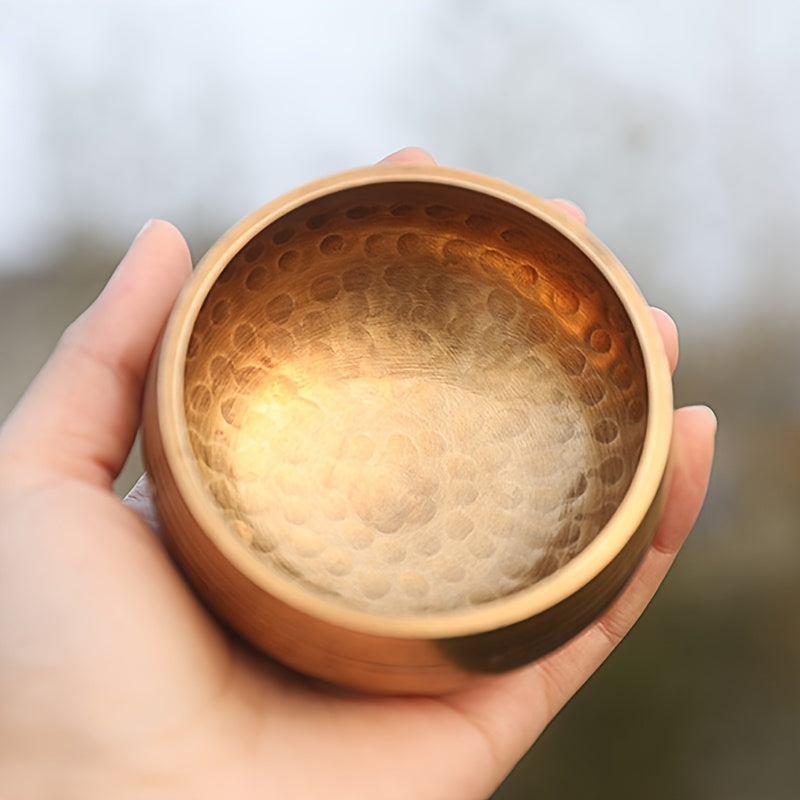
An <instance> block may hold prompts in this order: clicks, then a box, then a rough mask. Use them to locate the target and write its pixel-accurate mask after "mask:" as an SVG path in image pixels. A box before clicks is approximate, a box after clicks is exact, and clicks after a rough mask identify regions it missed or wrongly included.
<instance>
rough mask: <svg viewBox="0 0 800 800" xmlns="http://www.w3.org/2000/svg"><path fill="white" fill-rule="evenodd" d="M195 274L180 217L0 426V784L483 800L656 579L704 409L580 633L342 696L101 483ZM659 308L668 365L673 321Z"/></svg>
mask: <svg viewBox="0 0 800 800" xmlns="http://www.w3.org/2000/svg"><path fill="white" fill-rule="evenodd" d="M387 160H388V161H392V162H412V163H429V161H430V157H429V156H427V154H425V153H422V152H421V151H417V150H413V149H409V150H403V151H400V152H399V153H397V154H395V155H393V156H390V157H389V159H387ZM554 202H557V203H558V204H559V205H561V207H562V208H563V210H565V211H566V212H567V213H571V214H573V215H575V216H576V218H577V219H579V220H581V221H582V215H581V213H580V211H579V210H577V209H576V208H575V207H574V206H572V205H571V204H569V203H566V202H565V201H554ZM189 270H190V258H189V254H188V250H187V248H186V245H185V243H184V242H183V239H182V238H181V236H180V234H179V233H178V232H177V231H176V230H175V229H174V228H173V227H172V226H170V225H169V224H167V223H164V222H154V223H151V224H150V225H149V226H147V227H146V228H145V229H143V231H142V232H141V233H140V235H139V236H138V237H137V239H136V240H135V241H134V243H133V244H132V245H131V248H130V250H129V251H128V253H127V255H126V256H125V258H124V259H123V261H122V263H121V265H120V267H119V268H118V270H117V271H116V273H115V275H114V276H113V278H112V279H111V281H110V282H109V285H108V286H107V288H106V289H105V291H104V292H103V294H102V295H101V297H100V298H99V299H98V300H97V301H96V302H95V303H94V304H93V305H92V307H91V308H90V309H89V310H88V311H87V312H85V313H84V315H82V316H81V317H80V318H79V319H78V320H77V321H76V322H75V323H74V324H73V325H72V326H71V327H70V328H69V329H68V330H67V332H66V333H65V335H64V336H63V337H62V340H61V341H60V342H59V344H58V347H57V348H56V350H55V352H54V354H53V356H52V358H51V359H50V361H49V362H48V363H47V365H46V366H45V367H44V369H43V370H42V372H41V374H40V375H39V377H38V378H37V379H36V381H35V382H34V384H33V385H32V386H31V388H30V389H29V391H28V393H27V394H26V396H25V397H24V398H23V400H22V401H21V403H20V404H19V406H18V407H17V409H16V410H15V411H14V412H13V413H12V415H11V416H10V417H9V419H8V420H7V422H6V424H5V425H4V427H3V428H2V429H1V430H0V795H2V796H8V797H14V798H20V800H22V799H23V798H28V797H31V798H39V797H56V796H57V797H59V798H70V797H76V798H78V797H79V798H82V799H83V798H92V797H94V796H101V797H103V798H108V797H114V798H115V799H119V800H125V798H171V797H174V798H182V799H183V798H190V799H191V800H195V799H197V800H200V799H201V798H205V797H218V796H228V795H231V796H236V797H240V798H263V797H273V796H274V797H281V798H294V797H302V798H305V797H315V798H316V797H326V798H335V797H348V798H350V797H369V798H404V799H405V798H409V797H413V798H421V799H424V798H446V799H447V800H449V799H450V798H485V797H486V796H488V795H489V794H490V793H491V792H492V791H493V790H494V788H495V787H496V786H497V785H498V784H499V783H500V782H501V781H502V780H503V778H504V777H505V776H506V774H507V773H508V772H509V771H510V770H511V768H512V767H513V766H514V764H515V763H516V761H517V760H518V759H519V758H520V757H521V756H522V755H523V753H524V752H525V751H526V750H527V749H528V747H529V746H530V745H531V743H532V742H533V741H534V740H535V738H536V737H537V736H538V735H539V733H540V732H541V731H542V730H543V729H544V727H545V726H546V725H547V723H548V722H549V721H550V720H551V719H552V717H553V716H554V715H555V714H556V712H557V711H558V710H559V709H560V708H561V706H562V705H563V704H564V703H565V702H566V701H567V700H568V699H569V698H570V697H571V696H572V695H573V694H574V693H575V692H576V691H577V689H578V688H579V687H580V686H581V684H582V683H583V682H584V681H585V680H586V679H587V678H588V677H589V676H590V675H591V674H592V672H594V670H595V669H596V668H597V667H598V665H599V664H600V663H601V662H602V661H603V659H604V658H605V657H606V656H607V655H608V654H609V653H610V652H611V650H612V649H613V647H614V646H615V645H616V644H617V643H618V642H619V641H620V639H621V638H622V637H623V636H624V635H625V634H626V633H627V631H628V630H629V629H630V627H631V626H632V625H633V623H634V622H635V620H636V619H637V618H638V616H639V614H640V613H641V612H642V611H643V609H644V608H645V606H646V605H647V603H648V601H649V600H650V598H651V597H652V595H653V593H654V592H655V590H656V588H657V587H658V585H659V584H660V582H661V580H662V579H663V577H664V575H665V574H666V571H667V569H668V568H669V566H670V564H671V563H672V560H673V559H674V557H675V555H676V553H677V551H678V549H679V548H680V546H681V544H682V543H683V541H684V539H685V537H686V535H687V534H688V531H689V529H690V527H691V526H692V524H693V522H694V519H695V517H696V515H697V513H698V511H699V508H700V505H701V503H702V499H703V496H704V493H705V489H706V485H707V481H708V475H709V471H710V465H711V458H712V450H713V434H714V428H715V422H714V419H713V415H712V414H711V413H710V412H708V410H707V409H704V408H685V409H680V410H679V411H677V412H676V416H675V427H674V434H673V444H672V460H673V465H674V472H673V478H672V483H671V487H670V491H669V496H668V498H667V505H666V509H665V512H664V516H663V519H662V521H661V525H660V527H659V530H658V533H657V534H656V538H655V541H654V543H653V546H652V548H651V549H650V551H649V552H648V554H647V556H646V557H645V559H644V561H643V562H642V564H641V565H640V567H639V569H638V571H637V572H636V574H635V576H634V578H633V579H632V580H631V582H630V583H629V584H628V586H627V587H626V588H625V590H624V591H623V592H622V594H621V595H620V596H619V597H618V598H617V600H616V601H615V602H614V603H613V604H612V606H611V607H610V608H609V609H608V610H607V611H606V612H605V613H604V614H603V616H602V617H601V618H600V619H599V620H597V621H596V622H595V623H594V624H593V625H592V626H590V627H589V628H588V629H586V630H585V631H584V632H583V633H581V634H580V635H579V636H577V637H575V638H574V639H573V640H572V641H570V642H569V643H567V644H566V645H565V646H564V647H562V648H561V649H559V650H558V651H556V652H554V653H552V654H550V655H548V656H546V657H545V658H543V659H540V660H539V661H537V662H536V663H534V664H532V665H529V666H527V667H524V668H522V669H520V670H517V671H515V672H513V673H509V674H506V675H502V676H494V677H485V678H479V679H478V678H476V679H475V681H474V682H473V683H472V684H471V685H470V686H468V687H467V688H466V689H464V690H462V691H460V692H457V693H454V694H451V695H447V696H444V697H435V698H427V697H407V698H397V697H376V696H365V695H358V694H354V693H352V692H346V691H341V690H338V689H336V688H333V687H327V686H324V685H322V684H320V683H319V682H318V681H311V680H307V679H305V678H303V677H302V676H299V675H296V674H294V673H292V672H290V671H288V670H286V669H284V668H282V667H281V666H279V665H277V664H275V663H274V662H272V661H270V660H268V659H266V658H262V657H260V656H257V655H254V654H253V653H252V652H250V651H249V650H248V649H246V648H244V647H242V646H241V645H240V644H238V643H237V641H236V640H235V639H234V638H232V637H229V636H228V635H227V634H226V633H225V632H224V631H223V630H222V629H220V628H219V627H218V625H217V624H216V623H215V621H214V620H213V619H212V618H211V617H210V616H209V615H208V614H207V612H206V611H205V610H204V608H203V607H202V606H201V605H200V603H199V602H198V601H197V600H196V599H195V597H194V596H193V595H192V593H191V592H190V591H189V590H188V588H187V587H186V585H185V583H184V581H183V580H182V578H181V577H180V575H179V573H178V572H177V571H176V569H175V567H174V566H173V564H172V562H171V561H170V559H169V558H168V557H167V555H166V554H165V552H164V550H163V548H162V546H161V543H160V541H159V539H158V537H157V535H155V533H154V531H153V530H152V529H151V527H149V526H148V525H147V524H146V522H145V520H146V518H147V513H146V512H147V508H146V507H145V506H146V503H145V504H144V505H143V503H142V499H141V498H140V500H139V508H138V509H134V508H132V507H131V506H130V505H125V504H124V503H122V502H121V501H119V500H118V499H117V498H116V497H115V496H114V495H113V492H112V490H111V486H112V481H113V479H114V477H115V476H116V475H117V473H118V472H119V470H120V468H121V467H122V464H123V463H124V460H125V458H126V456H127V454H128V451H129V449H130V447H131V444H132V441H133V438H134V435H135V432H136V428H137V426H138V421H139V412H140V404H141V393H142V385H143V381H144V376H145V373H146V370H147V366H148V364H149V362H150V359H151V356H152V353H153V349H154V347H155V343H156V341H157V339H158V336H159V334H160V332H161V329H162V327H163V324H164V322H165V320H166V317H167V315H168V313H169V310H170V308H171V307H172V305H173V303H174V301H175V298H176V295H177V292H178V290H179V288H180V286H181V285H182V284H183V282H184V280H185V279H186V277H187V276H188V273H189ZM654 315H655V319H656V322H657V323H658V325H659V329H660V330H661V333H662V337H663V338H664V344H665V348H666V351H667V354H668V358H669V361H670V363H671V365H672V366H673V368H674V365H675V361H676V359H677V335H676V331H675V327H674V325H673V323H672V322H671V320H670V319H669V318H668V317H667V316H666V315H665V314H664V313H663V312H660V311H654ZM145 500H146V498H145ZM139 512H143V513H139Z"/></svg>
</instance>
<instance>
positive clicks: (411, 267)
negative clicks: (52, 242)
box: [184, 183, 647, 615]
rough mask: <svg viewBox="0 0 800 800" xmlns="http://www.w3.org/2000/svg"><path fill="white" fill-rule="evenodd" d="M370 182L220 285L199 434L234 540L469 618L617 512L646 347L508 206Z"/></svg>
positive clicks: (302, 222)
mask: <svg viewBox="0 0 800 800" xmlns="http://www.w3.org/2000/svg"><path fill="white" fill-rule="evenodd" d="M383 193H384V195H385V196H381V192H380V187H378V188H377V189H376V187H374V186H373V187H370V189H369V192H368V193H367V192H366V190H365V189H364V188H363V187H362V188H359V187H356V188H352V189H348V190H344V191H340V192H337V193H335V194H333V195H331V196H328V197H325V198H322V199H319V200H316V201H314V202H312V203H310V204H306V205H304V206H302V207H301V208H300V209H297V210H295V211H293V212H291V213H289V214H288V215H286V216H284V217H282V218H281V219H280V220H278V221H277V222H275V223H273V224H272V225H270V226H268V227H267V228H266V229H264V230H263V231H262V232H261V233H259V234H258V235H257V236H256V237H255V238H254V239H253V240H252V241H250V242H249V243H247V244H246V246H244V247H243V249H242V250H241V251H240V252H239V253H238V255H236V257H235V258H234V259H233V260H232V261H231V263H230V264H229V265H228V266H227V267H226V268H225V269H224V271H223V272H222V273H221V275H220V276H219V278H218V279H217V281H216V283H215V285H214V286H213V288H212V289H211V291H210V292H209V294H208V296H207V298H206V300H205V303H204V305H203V306H202V309H201V311H200V313H199V315H198V317H197V320H196V323H195V326H194V330H193V333H192V336H191V340H190V343H189V348H188V353H187V358H186V369H185V395H184V397H185V411H186V420H187V425H188V431H189V439H190V442H191V446H192V448H193V451H194V454H195V456H196V458H197V461H198V464H199V466H200V469H201V472H202V475H203V478H204V480H205V481H206V482H207V486H208V487H209V489H210V492H211V493H212V495H213V497H214V499H215V501H216V503H217V504H218V506H219V507H220V509H221V510H222V511H223V513H224V515H225V516H226V518H227V519H228V520H229V523H230V526H231V528H232V530H234V531H235V532H236V535H237V536H238V538H239V539H240V542H241V545H242V547H244V548H247V549H248V550H250V551H251V552H253V553H255V554H257V556H258V558H259V559H260V560H261V561H262V562H263V564H264V565H266V566H267V567H268V568H270V569H272V570H275V571H277V572H278V573H281V574H283V575H285V576H289V577H291V578H292V579H293V580H295V581H297V582H299V583H300V584H302V585H304V586H305V587H306V588H307V589H308V590H310V591H312V592H315V593H318V594H319V595H321V596H325V597H327V598H329V599H330V600H331V602H335V603H339V604H342V605H345V606H347V607H351V608H356V609H363V610H368V611H370V612H373V613H378V614H386V615H397V614H425V613H430V612H440V611H447V610H453V609H469V608H471V607H475V606H477V605H481V604H484V603H487V602H490V601H493V600H496V599H498V598H502V597H506V596H508V595H511V594H514V593H515V592H517V591H519V590H521V589H524V588H527V587H530V586H531V585H532V584H533V583H535V582H536V581H538V580H540V579H542V578H543V577H545V576H547V575H549V574H551V573H552V572H553V571H554V570H556V569H558V568H559V567H560V566H562V565H563V564H565V563H566V562H567V561H568V560H569V559H570V558H572V557H573V556H574V555H575V554H576V553H578V552H579V551H580V550H581V549H583V548H584V547H585V546H586V545H587V544H588V543H589V542H590V541H592V539H593V538H594V537H595V536H596V534H597V533H598V532H599V531H600V530H601V529H602V528H603V526H604V524H605V523H606V522H607V521H608V519H609V517H610V516H611V514H612V513H613V512H614V510H615V508H616V507H617V505H618V504H619V503H620V501H621V500H622V498H623V496H624V495H625V493H626V490H627V488H628V486H629V484H630V481H631V478H632V476H633V473H634V470H635V469H636V466H637V463H638V460H639V455H640V452H641V447H642V440H643V435H644V428H645V421H646V415H647V399H646V383H645V373H644V365H643V359H642V354H641V351H640V348H639V345H638V343H637V339H636V336H635V334H634V331H633V329H632V327H631V324H630V322H629V320H628V317H627V315H626V314H625V312H624V310H623V307H622V305H621V303H620V301H619V299H618V298H617V296H616V295H615V293H614V291H613V290H612V288H611V287H610V286H609V285H608V283H607V282H606V281H605V279H604V278H603V277H602V276H601V275H600V274H599V273H598V271H597V270H596V268H595V267H594V266H593V265H592V263H591V262H590V261H589V259H588V258H587V257H586V256H585V255H584V254H583V253H582V252H581V251H580V250H578V248H577V247H575V246H574V245H572V244H571V243H570V242H569V241H568V240H567V239H566V238H565V237H563V236H562V235H561V234H559V233H557V232H556V231H554V230H553V229H552V228H550V227H549V226H547V225H546V224H545V223H543V222H541V221H539V220H537V219H536V218H533V217H531V216H530V215H529V214H526V213H524V212H522V211H521V210H519V209H517V208H514V207H512V206H510V205H508V204H506V203H504V202H502V201H501V200H498V199H495V198H491V197H483V196H481V195H479V194H476V193H474V192H470V191H468V190H465V189H460V188H457V187H452V186H430V187H428V190H427V191H426V201H425V203H424V204H420V203H419V201H418V199H417V197H418V192H415V191H414V186H413V185H407V184H403V183H396V184H393V185H391V186H389V187H386V189H385V190H384V191H383Z"/></svg>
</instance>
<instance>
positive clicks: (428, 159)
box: [378, 147, 436, 166]
mask: <svg viewBox="0 0 800 800" xmlns="http://www.w3.org/2000/svg"><path fill="white" fill-rule="evenodd" d="M435 163H436V159H434V157H433V156H432V155H431V154H430V153H428V152H427V151H425V150H423V149H422V148H420V147H404V148H403V149H402V150H398V151H397V152H395V153H392V154H391V155H388V156H386V158H382V159H381V160H380V161H379V162H378V164H379V165H380V164H419V165H420V166H430V165H433V164H435Z"/></svg>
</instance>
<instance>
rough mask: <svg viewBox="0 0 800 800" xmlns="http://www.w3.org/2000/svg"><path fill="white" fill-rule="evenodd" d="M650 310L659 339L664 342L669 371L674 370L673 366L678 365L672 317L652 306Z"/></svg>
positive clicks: (676, 330) (676, 337) (675, 334)
mask: <svg viewBox="0 0 800 800" xmlns="http://www.w3.org/2000/svg"><path fill="white" fill-rule="evenodd" d="M650 312H651V313H652V315H653V319H654V320H655V323H656V327H657V328H658V332H659V333H660V334H661V339H662V340H663V342H664V350H665V352H666V354H667V361H668V362H669V369H670V372H675V367H676V366H677V365H678V353H679V350H680V348H679V347H678V328H677V326H676V325H675V322H674V320H673V319H672V317H671V316H670V315H669V314H667V312H666V311H662V310H661V309H660V308H652V307H651V309H650Z"/></svg>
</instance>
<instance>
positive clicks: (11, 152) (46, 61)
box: [0, 0, 800, 318]
mask: <svg viewBox="0 0 800 800" xmlns="http://www.w3.org/2000/svg"><path fill="white" fill-rule="evenodd" d="M798 29H800V4H798V3H797V2H795V1H794V0H749V1H748V0H673V2H671V3H669V4H666V3H660V4H655V3H640V2H635V0H606V2H603V3H597V2H591V1H590V0H573V2H570V3H564V2H561V1H560V0H541V1H540V2H524V1H523V0H518V1H517V2H513V1H512V0H496V1H495V2H478V1H477V0H462V1H461V2H459V0H405V2H404V3H402V4H396V3H391V4H390V3H378V2H371V1H370V0H361V1H359V0H349V1H346V2H336V3H333V2H331V3H328V2H322V1H321V0H317V2H309V1H308V0H300V1H299V2H298V1H295V2H291V3H289V2H220V1H217V2H203V3H197V2H190V1H189V0H173V2H157V1H156V0H137V1H136V2H132V1H129V0H117V2H114V3H108V2H104V1H103V0H83V1H82V2H81V1H80V0H78V1H77V2H70V3H63V2H57V0H50V1H49V2H48V1H47V0H0V187H2V188H0V213H2V219H3V225H2V226H0V271H6V272H8V271H9V270H19V269H31V268H36V267H37V266H40V265H42V264H45V263H50V262H52V253H53V252H54V250H55V249H56V248H57V246H58V243H59V242H60V241H61V240H62V239H63V237H64V236H67V235H69V234H70V233H71V232H74V231H81V232H83V233H87V232H89V233H91V234H92V235H94V236H96V237H97V238H99V239H102V240H106V241H110V242H123V241H125V240H127V239H128V238H130V237H131V236H132V235H133V234H134V233H135V232H136V230H138V228H139V227H140V226H141V224H142V223H143V222H144V221H145V220H146V219H147V218H149V217H151V216H154V215H158V216H164V217H167V218H169V219H171V220H173V221H175V222H176V223H177V224H178V225H179V226H180V227H182V228H183V229H184V230H185V231H186V233H187V235H188V236H189V238H190V243H192V241H193V239H194V241H195V242H200V241H202V243H203V245H204V246H205V244H207V243H208V241H210V240H211V239H213V238H214V237H216V236H217V235H219V234H220V233H222V231H223V230H224V229H225V228H227V227H228V226H229V225H231V224H232V223H233V222H235V221H236V220H237V219H238V218H240V217H241V216H243V215H245V214H247V213H249V212H250V211H252V210H253V209H254V208H256V207H257V206H259V205H261V204H262V203H264V202H266V201H267V200H269V199H271V198H272V197H274V196H275V195H277V194H279V193H280V192H283V191H286V190H288V189H290V188H292V187H293V186H295V185H297V184H299V183H302V182H304V181H306V180H310V179H313V178H315V177H318V176H320V175H322V174H326V173H329V172H333V171H336V170H339V169H344V168H347V167H350V166H355V165H358V164H362V163H369V162H371V161H373V160H375V159H377V158H379V157H380V156H382V155H384V154H385V153H387V152H390V151H391V150H393V149H396V148H398V147H401V146H403V145H405V144H419V145H422V146H424V147H427V148H428V149H430V150H431V151H432V152H433V153H434V154H435V155H436V156H437V157H438V158H439V159H440V160H441V161H442V162H444V163H448V164H452V165H454V166H460V167H464V168H467V169H474V170H476V171H481V172H489V173H491V174H494V175H496V176H499V177H502V178H505V179H506V180H509V181H511V182H513V183H516V184H519V185H522V186H524V187H525V188H527V189H529V190H531V191H534V192H536V193H540V194H544V195H567V196H571V197H573V198H574V199H576V200H578V201H579V202H580V203H581V204H582V205H584V207H585V208H586V210H587V212H588V214H589V219H590V222H591V224H592V226H593V227H594V228H595V230H596V232H597V233H598V234H599V235H600V236H601V237H602V238H604V239H605V240H606V241H607V242H608V243H609V244H610V245H611V246H612V249H614V250H615V251H616V252H617V254H618V255H619V256H620V257H621V258H622V260H623V261H624V262H625V263H626V265H627V266H628V268H629V269H630V270H631V272H632V273H633V274H634V277H636V278H637V280H639V281H640V283H642V284H643V285H644V287H645V289H646V290H647V293H648V295H649V296H650V297H651V299H653V300H654V302H657V303H660V304H663V305H670V304H671V305H672V306H674V305H675V304H677V305H678V306H679V307H680V308H685V309H686V313H693V314H699V313H701V312H702V314H703V315H706V316H708V317H709V318H716V317H721V316H724V315H725V314H726V313H727V310H728V309H729V308H731V307H733V306H734V304H737V303H738V304H742V303H745V302H748V301H749V300H751V299H752V298H753V297H757V298H758V297H760V294H759V293H760V292H762V291H763V290H762V288H761V287H762V286H763V283H764V277H765V276H769V280H771V281H772V283H773V284H774V283H775V282H776V281H777V282H779V283H785V284H786V285H788V286H791V287H792V288H793V289H796V290H798V291H800V280H798V278H797V276H796V273H797V272H798V270H796V268H795V261H796V259H795V257H794V250H795V242H794V240H795V239H796V236H795V229H796V227H797V223H798V219H800V155H798V142H800V102H798V88H800V55H798V52H797V51H798V48H797V40H796V31H797V30H798ZM772 291H773V294H774V286H773V289H772ZM783 294H784V295H786V294H788V293H783ZM653 295H656V296H655V297H653ZM662 298H663V302H661V299H662Z"/></svg>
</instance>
